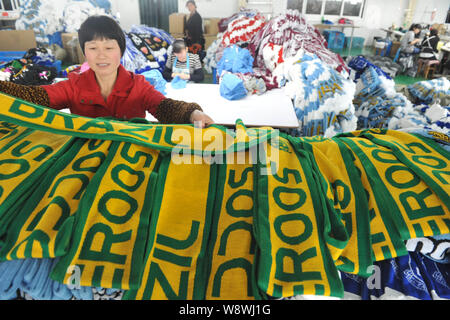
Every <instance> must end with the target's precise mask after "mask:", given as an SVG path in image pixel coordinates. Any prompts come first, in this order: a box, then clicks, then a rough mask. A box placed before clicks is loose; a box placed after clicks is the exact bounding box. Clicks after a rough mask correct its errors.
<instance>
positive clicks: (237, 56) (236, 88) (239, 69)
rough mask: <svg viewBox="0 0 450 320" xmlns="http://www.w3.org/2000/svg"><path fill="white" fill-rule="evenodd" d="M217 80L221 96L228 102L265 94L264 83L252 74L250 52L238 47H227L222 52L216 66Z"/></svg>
mask: <svg viewBox="0 0 450 320" xmlns="http://www.w3.org/2000/svg"><path fill="white" fill-rule="evenodd" d="M230 74H231V75H232V76H230ZM217 78H218V82H219V84H220V86H221V87H220V93H221V95H222V96H223V97H224V98H226V99H229V100H237V99H241V98H244V97H245V96H247V94H249V95H251V94H258V95H260V94H263V93H264V92H266V86H265V83H264V81H263V80H262V79H258V78H256V77H255V76H254V74H253V57H252V56H251V54H250V51H248V50H247V49H245V48H241V47H239V46H238V45H232V46H230V47H227V48H226V49H225V51H224V52H223V55H222V59H220V61H219V63H218V65H217ZM235 92H236V93H237V94H234V93H235Z"/></svg>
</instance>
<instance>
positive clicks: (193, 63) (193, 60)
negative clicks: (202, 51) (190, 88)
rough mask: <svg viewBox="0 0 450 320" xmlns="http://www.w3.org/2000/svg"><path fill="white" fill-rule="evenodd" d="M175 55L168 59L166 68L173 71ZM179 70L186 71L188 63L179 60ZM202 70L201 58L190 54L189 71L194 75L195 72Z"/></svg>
mask: <svg viewBox="0 0 450 320" xmlns="http://www.w3.org/2000/svg"><path fill="white" fill-rule="evenodd" d="M175 58H176V57H175V55H174V54H172V55H171V56H170V58H169V59H167V62H166V67H168V68H170V69H172V68H173V63H174V61H175ZM176 67H177V68H180V69H186V68H187V61H185V62H181V61H180V60H179V59H178V60H177V65H176ZM201 68H202V63H201V62H200V57H199V56H198V54H193V53H189V71H190V73H194V70H198V69H201Z"/></svg>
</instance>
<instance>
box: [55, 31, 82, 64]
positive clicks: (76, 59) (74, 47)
mask: <svg viewBox="0 0 450 320" xmlns="http://www.w3.org/2000/svg"><path fill="white" fill-rule="evenodd" d="M61 40H62V43H63V48H64V50H66V52H67V56H66V59H65V60H64V61H66V62H71V63H76V64H82V63H83V62H84V61H85V58H84V55H83V51H82V50H81V47H80V43H79V42H78V33H63V34H61Z"/></svg>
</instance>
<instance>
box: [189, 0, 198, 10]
mask: <svg viewBox="0 0 450 320" xmlns="http://www.w3.org/2000/svg"><path fill="white" fill-rule="evenodd" d="M189 3H192V4H193V5H194V7H196V8H197V5H196V4H195V1H194V0H189V1H188V2H186V7H187V5H188V4H189Z"/></svg>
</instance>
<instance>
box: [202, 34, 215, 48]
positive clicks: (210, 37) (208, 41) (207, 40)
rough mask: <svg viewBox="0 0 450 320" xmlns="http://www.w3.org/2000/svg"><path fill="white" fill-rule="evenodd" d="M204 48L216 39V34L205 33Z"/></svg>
mask: <svg viewBox="0 0 450 320" xmlns="http://www.w3.org/2000/svg"><path fill="white" fill-rule="evenodd" d="M204 37H205V50H208V48H209V46H210V45H211V44H212V43H213V42H214V41H215V40H216V39H217V35H215V36H212V35H205V36H204Z"/></svg>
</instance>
